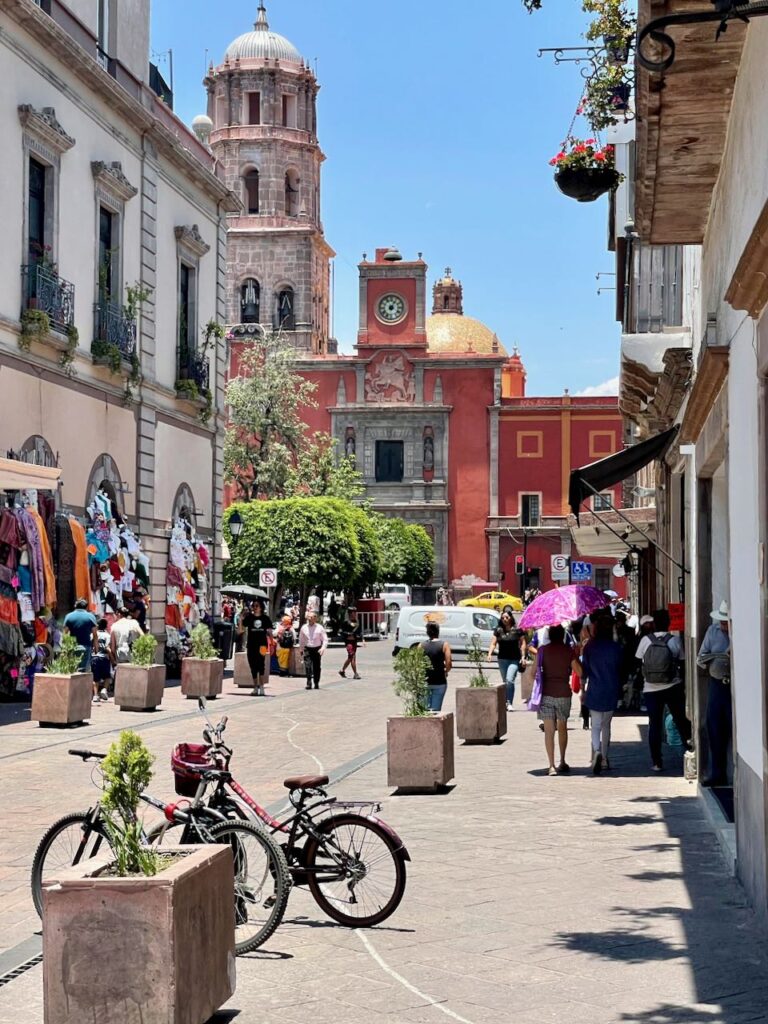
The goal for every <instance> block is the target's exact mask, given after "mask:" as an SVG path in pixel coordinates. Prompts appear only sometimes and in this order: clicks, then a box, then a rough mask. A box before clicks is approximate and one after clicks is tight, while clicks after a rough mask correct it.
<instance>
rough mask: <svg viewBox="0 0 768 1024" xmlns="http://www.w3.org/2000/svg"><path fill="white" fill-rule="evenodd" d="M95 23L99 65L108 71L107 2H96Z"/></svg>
mask: <svg viewBox="0 0 768 1024" xmlns="http://www.w3.org/2000/svg"><path fill="white" fill-rule="evenodd" d="M96 21H97V25H96V32H97V36H98V59H99V64H101V66H102V67H103V68H104V70H105V71H109V0H98V8H97V12H96Z"/></svg>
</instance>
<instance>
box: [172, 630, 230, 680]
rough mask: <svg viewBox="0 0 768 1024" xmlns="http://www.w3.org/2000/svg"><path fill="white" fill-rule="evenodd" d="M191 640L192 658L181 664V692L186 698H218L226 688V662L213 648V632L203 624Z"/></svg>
mask: <svg viewBox="0 0 768 1024" xmlns="http://www.w3.org/2000/svg"><path fill="white" fill-rule="evenodd" d="M189 639H190V643H191V646H192V657H190V658H184V660H183V661H182V663H181V692H182V693H183V694H184V696H185V697H211V698H213V697H216V696H217V695H218V694H220V693H221V691H222V689H223V686H224V662H223V661H222V660H221V659H220V658H219V652H218V651H217V650H216V648H215V647H214V646H213V640H212V638H211V631H210V629H208V627H207V626H206V625H204V624H203V623H202V622H201V623H200V625H199V626H195V628H194V629H193V630H192V633H191V634H190V638H189Z"/></svg>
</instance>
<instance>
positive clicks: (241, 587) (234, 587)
mask: <svg viewBox="0 0 768 1024" xmlns="http://www.w3.org/2000/svg"><path fill="white" fill-rule="evenodd" d="M220 593H221V594H222V595H223V596H224V597H261V598H263V599H264V600H265V601H266V600H267V595H266V594H265V593H264V591H263V590H259V588H258V587H249V586H248V584H247V583H233V584H231V585H230V586H228V587H222V588H221V591H220Z"/></svg>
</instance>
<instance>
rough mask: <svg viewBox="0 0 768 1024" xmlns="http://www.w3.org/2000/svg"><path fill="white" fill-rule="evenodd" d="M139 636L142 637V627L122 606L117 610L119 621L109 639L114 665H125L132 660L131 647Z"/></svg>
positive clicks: (113, 626) (113, 627)
mask: <svg viewBox="0 0 768 1024" xmlns="http://www.w3.org/2000/svg"><path fill="white" fill-rule="evenodd" d="M137 636H141V626H140V625H139V624H138V622H137V621H136V619H134V618H133V616H132V615H130V614H129V613H128V609H127V608H126V607H125V605H121V607H120V608H118V609H117V620H116V621H115V622H114V623H113V624H112V631H111V633H110V637H109V646H110V650H111V651H112V664H113V665H124V664H125V663H126V662H129V661H130V660H131V647H133V641H134V640H135V639H136V637H137Z"/></svg>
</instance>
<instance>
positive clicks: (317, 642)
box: [299, 610, 328, 690]
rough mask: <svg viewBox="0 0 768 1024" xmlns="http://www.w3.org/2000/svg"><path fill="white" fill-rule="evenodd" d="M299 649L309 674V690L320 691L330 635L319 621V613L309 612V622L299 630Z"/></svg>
mask: <svg viewBox="0 0 768 1024" xmlns="http://www.w3.org/2000/svg"><path fill="white" fill-rule="evenodd" d="M299 647H300V648H301V656H302V658H303V659H304V670H305V671H306V673H307V689H308V690H311V689H312V686H313V685H314V687H315V689H316V690H318V689H320V673H321V667H322V659H323V655H324V654H325V652H326V650H327V649H328V634H327V633H326V632H325V629H324V628H323V627H322V626H321V625H320V623H319V622H318V621H317V612H315V611H312V610H310V611H308V612H307V621H306V622H305V623H304V625H303V626H302V627H301V629H300V630H299Z"/></svg>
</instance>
